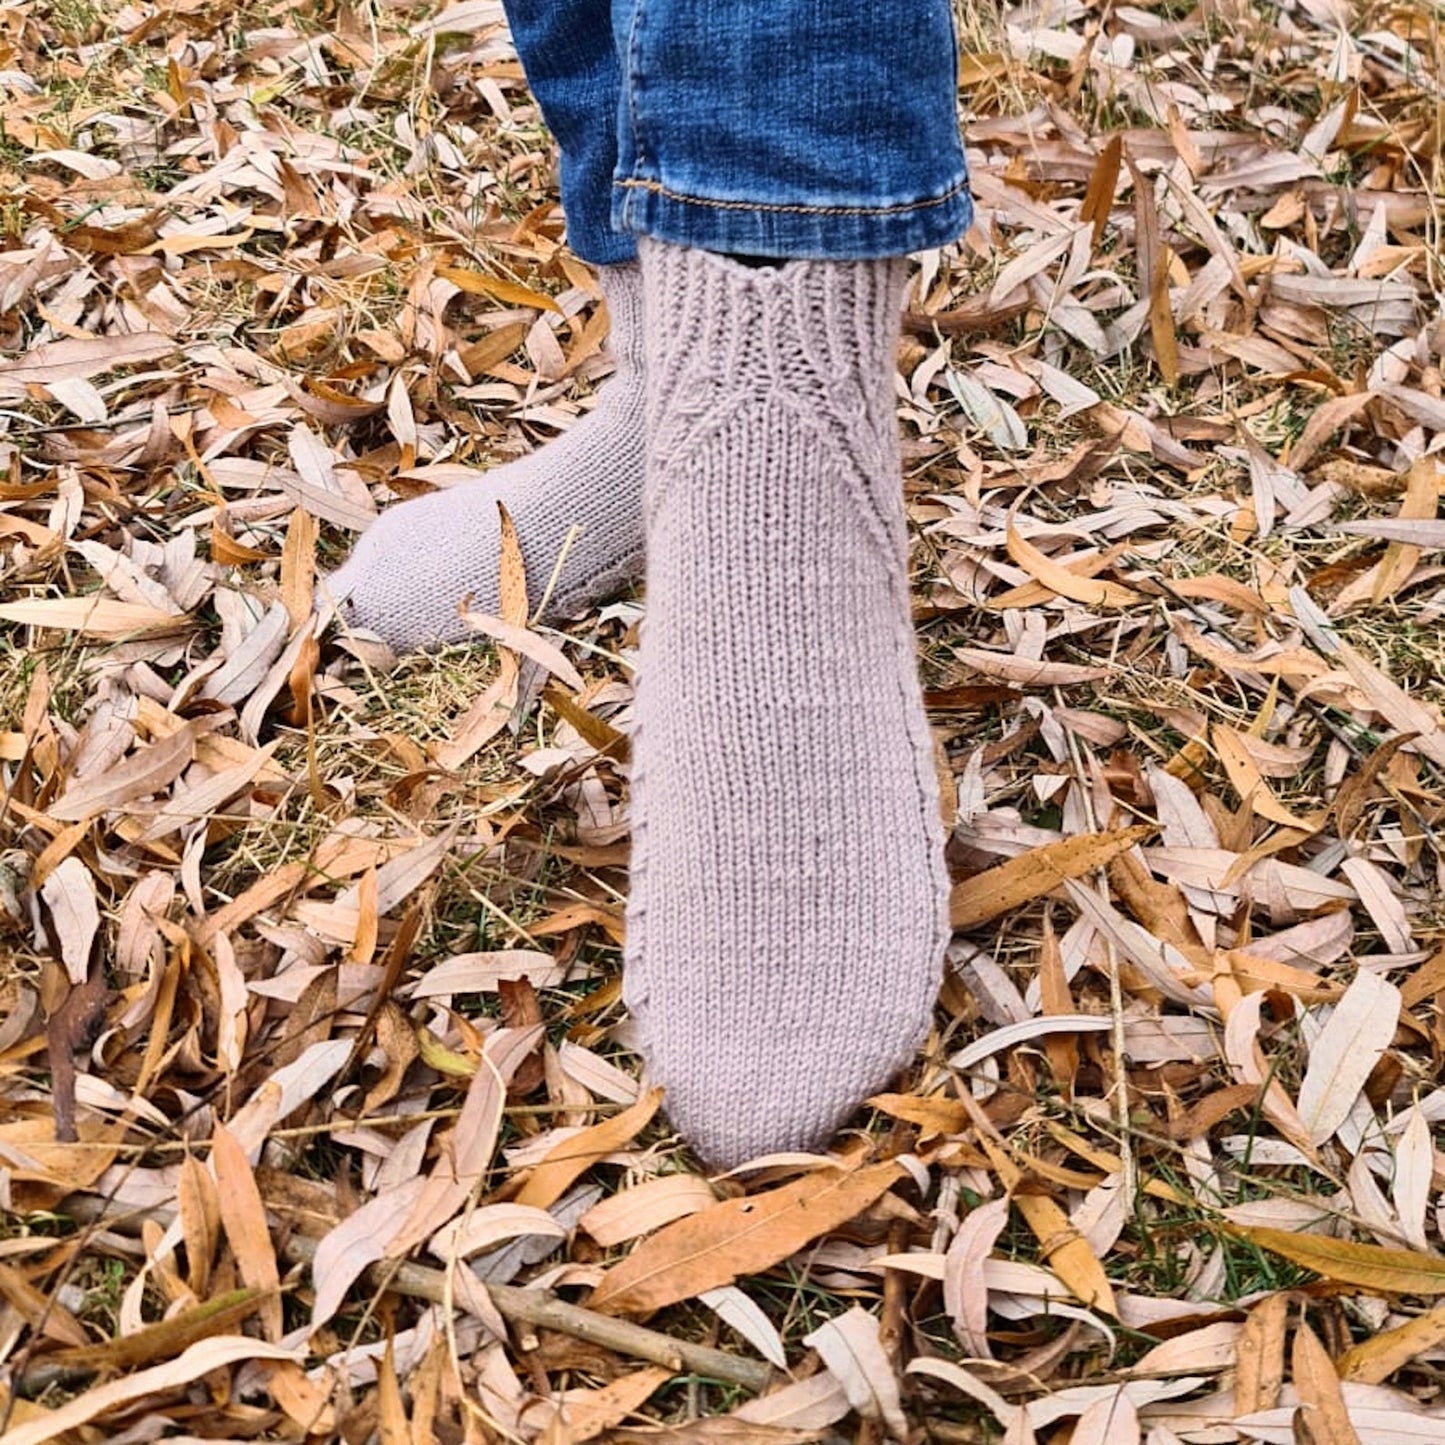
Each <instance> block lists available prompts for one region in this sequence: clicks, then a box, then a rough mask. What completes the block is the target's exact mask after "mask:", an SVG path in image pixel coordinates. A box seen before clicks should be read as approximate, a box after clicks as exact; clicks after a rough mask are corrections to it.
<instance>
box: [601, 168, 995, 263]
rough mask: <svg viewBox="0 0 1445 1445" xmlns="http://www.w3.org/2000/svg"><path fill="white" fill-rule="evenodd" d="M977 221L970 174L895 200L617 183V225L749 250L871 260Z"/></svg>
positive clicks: (919, 247) (677, 240)
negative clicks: (752, 194) (757, 196)
mask: <svg viewBox="0 0 1445 1445" xmlns="http://www.w3.org/2000/svg"><path fill="white" fill-rule="evenodd" d="M972 220H973V198H972V196H971V195H970V194H969V189H968V176H967V175H966V174H965V175H963V176H961V177H959V179H958V180H956V181H955V182H954V183H953V184H952V185H951V186H949V187H948V189H947V190H945V191H943V192H942V193H940V194H939V195H936V196H930V197H927V198H925V199H923V200H918V201H904V202H900V203H897V204H894V205H857V206H848V205H844V206H817V205H798V204H786V203H775V202H769V201H743V200H723V199H720V198H715V197H707V196H694V195H687V194H685V193H683V192H680V191H676V190H673V189H671V188H670V187H668V186H666V185H664V184H663V183H662V182H661V181H655V180H645V179H640V178H634V177H623V178H619V179H615V180H614V181H613V183H612V224H613V226H614V227H615V228H617V229H618V230H620V231H626V232H633V233H636V234H639V235H645V236H651V237H653V238H654V239H656V240H659V241H667V242H670V243H672V244H673V245H677V246H693V247H697V248H699V249H701V250H705V251H720V252H723V253H732V254H736V255H745V256H777V257H780V258H786V259H789V260H793V259H808V260H818V261H870V260H876V259H878V258H880V257H883V256H903V255H907V254H908V253H909V252H911V251H923V250H927V249H928V248H929V247H931V246H941V245H943V244H945V243H946V242H948V241H954V240H957V239H958V237H959V236H961V235H962V234H963V233H964V232H965V231H966V230H967V229H968V227H969V224H970V223H971V222H972Z"/></svg>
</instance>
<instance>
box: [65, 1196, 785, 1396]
mask: <svg viewBox="0 0 1445 1445" xmlns="http://www.w3.org/2000/svg"><path fill="white" fill-rule="evenodd" d="M63 1207H64V1210H65V1213H66V1214H68V1215H69V1216H70V1217H71V1218H73V1219H77V1220H79V1221H81V1222H82V1223H85V1224H97V1223H99V1224H104V1225H105V1226H106V1227H107V1228H108V1229H114V1230H116V1231H118V1232H121V1233H129V1232H133V1231H134V1232H138V1231H139V1229H140V1224H141V1221H142V1220H143V1219H153V1220H155V1221H156V1222H157V1223H158V1224H160V1225H161V1226H162V1227H163V1228H165V1227H168V1226H169V1225H170V1224H171V1223H172V1221H173V1220H174V1218H175V1212H174V1211H173V1210H169V1209H143V1210H127V1211H125V1212H124V1213H117V1212H116V1211H115V1210H114V1207H113V1206H112V1205H110V1204H108V1203H107V1201H106V1200H104V1199H101V1198H98V1197H97V1196H94V1195H88V1194H78V1195H72V1196H71V1198H70V1199H68V1200H67V1201H66V1202H65V1205H64V1206H63ZM316 1246H317V1241H316V1240H314V1239H311V1238H309V1237H307V1236H306V1235H303V1234H292V1235H291V1236H290V1237H289V1238H287V1239H285V1240H284V1241H282V1243H281V1245H280V1249H279V1253H280V1255H281V1257H282V1258H283V1259H284V1260H286V1262H287V1263H288V1264H300V1265H310V1264H311V1262H312V1260H314V1259H315V1257H316ZM362 1279H363V1280H364V1281H365V1282H366V1283H367V1284H369V1285H371V1286H372V1287H373V1288H376V1289H385V1290H389V1291H391V1293H393V1294H400V1295H406V1296H407V1297H408V1298H409V1299H419V1300H425V1301H426V1302H427V1303H428V1304H443V1303H445V1301H446V1299H447V1288H446V1274H445V1272H444V1271H442V1270H439V1269H430V1268H428V1267H427V1266H426V1265H423V1264H413V1263H411V1262H410V1261H409V1260H403V1261H402V1262H401V1263H400V1264H399V1265H397V1264H395V1263H392V1264H389V1265H388V1264H373V1265H371V1266H370V1267H369V1268H368V1269H367V1270H366V1272H365V1274H364V1275H363V1276H362ZM477 1283H478V1284H481V1283H482V1281H480V1280H478V1281H477ZM485 1288H486V1290H487V1293H488V1294H490V1295H491V1297H492V1303H493V1304H494V1305H496V1307H497V1313H498V1314H500V1315H501V1316H502V1318H503V1319H506V1320H510V1321H512V1322H513V1323H521V1324H528V1325H533V1326H535V1327H537V1328H539V1329H544V1330H555V1331H556V1332H557V1333H558V1334H561V1335H570V1336H572V1338H574V1339H578V1340H586V1341H587V1343H588V1344H593V1345H601V1346H602V1347H603V1348H604V1349H608V1350H615V1351H616V1352H617V1353H618V1354H621V1355H630V1356H632V1357H633V1358H634V1359H638V1360H647V1361H649V1362H650V1363H651V1364H654V1365H661V1366H663V1367H664V1368H665V1369H669V1370H673V1371H676V1372H677V1373H678V1374H681V1373H682V1372H683V1371H685V1370H686V1371H691V1372H693V1373H695V1374H699V1375H706V1376H708V1377H709V1378H711V1379H715V1380H726V1381H727V1382H728V1383H729V1384H732V1385H741V1386H742V1387H743V1388H744V1389H746V1390H751V1391H753V1392H754V1394H761V1393H762V1391H764V1390H766V1389H767V1388H768V1386H769V1385H770V1384H772V1383H773V1380H774V1379H775V1375H774V1372H773V1369H772V1367H771V1366H770V1365H766V1364H764V1363H762V1362H761V1361H758V1360H747V1359H743V1358H742V1357H741V1356H739V1355H730V1354H728V1353H727V1352H726V1351H725V1350H716V1349H713V1348H712V1347H711V1346H710V1345H696V1344H692V1343H690V1342H689V1341H687V1340H675V1339H673V1338H672V1337H671V1336H670V1335H664V1334H660V1333H659V1332H658V1331H657V1330H649V1329H644V1328H643V1326H641V1325H635V1324H633V1323H632V1322H631V1321H630V1320H619V1319H614V1318H612V1316H610V1315H603V1314H598V1313H597V1312H596V1311H595V1310H589V1309H583V1308H582V1306H581V1305H574V1304H569V1303H568V1302H567V1301H566V1300H562V1299H558V1298H557V1296H556V1295H554V1294H548V1293H547V1292H545V1291H543V1290H535V1289H524V1288H522V1287H520V1286H518V1285H508V1284H488V1285H486V1286H485Z"/></svg>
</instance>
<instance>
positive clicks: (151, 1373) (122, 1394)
mask: <svg viewBox="0 0 1445 1445" xmlns="http://www.w3.org/2000/svg"><path fill="white" fill-rule="evenodd" d="M302 1358H303V1353H302V1352H301V1351H298V1350H288V1349H283V1348H282V1347H281V1346H280V1345H273V1344H268V1343H267V1342H266V1341H264V1340H257V1339H252V1338H250V1337H249V1336H247V1335H216V1336H214V1337H213V1338H211V1339H208V1340H200V1341H198V1342H197V1343H196V1344H194V1345H192V1346H190V1348H189V1349H187V1350H186V1351H185V1352H184V1353H183V1354H180V1355H178V1356H177V1357H176V1358H175V1359H173V1360H167V1361H166V1362H165V1364H163V1365H153V1366H152V1367H151V1368H150V1369H148V1370H138V1371H136V1372H135V1373H134V1374H129V1375H125V1376H123V1377H122V1378H121V1379H119V1380H112V1381H110V1382H109V1383H108V1384H104V1385H92V1386H90V1387H89V1388H88V1389H86V1390H83V1391H82V1392H81V1393H80V1394H78V1395H76V1396H75V1398H74V1399H72V1400H70V1401H69V1402H67V1403H66V1404H64V1405H62V1406H60V1408H59V1409H56V1410H47V1411H46V1412H45V1413H44V1414H43V1415H40V1416H38V1417H36V1418H33V1419H30V1420H27V1421H25V1422H24V1423H23V1424H18V1425H14V1426H12V1427H11V1428H10V1429H9V1430H7V1431H5V1433H4V1434H3V1435H0V1445H47V1442H49V1441H53V1440H57V1439H59V1438H60V1437H61V1436H63V1435H65V1434H66V1433H68V1432H69V1431H71V1430H78V1429H80V1428H81V1427H82V1426H83V1425H88V1424H89V1423H90V1422H91V1421H92V1420H96V1419H99V1418H100V1417H101V1416H102V1415H106V1414H109V1413H110V1412H111V1411H112V1410H118V1409H120V1408H121V1407H122V1406H125V1405H129V1404H131V1403H132V1402H134V1401H136V1400H144V1399H146V1398H147V1397H148V1396H151V1395H160V1394H162V1393H164V1392H166V1391H170V1390H176V1389H178V1388H180V1387H182V1386H184V1385H189V1384H191V1383H192V1381H194V1380H199V1379H200V1378H201V1377H202V1376H203V1375H209V1374H210V1373H211V1371H212V1370H222V1369H225V1368H226V1367H227V1366H229V1365H235V1364H239V1363H241V1362H242V1361H244V1360H291V1361H300V1360H301V1359H302Z"/></svg>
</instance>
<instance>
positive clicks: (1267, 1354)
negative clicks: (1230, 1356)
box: [1234, 1294, 1289, 1415]
mask: <svg viewBox="0 0 1445 1445" xmlns="http://www.w3.org/2000/svg"><path fill="white" fill-rule="evenodd" d="M1288 1321H1289V1296H1288V1295H1287V1294H1270V1295H1266V1296H1265V1297H1264V1298H1263V1299H1262V1300H1260V1301H1259V1303H1258V1304H1256V1305H1255V1306H1254V1307H1253V1308H1252V1309H1251V1310H1250V1312H1249V1314H1248V1316H1246V1318H1245V1321H1244V1327H1243V1329H1241V1330H1240V1332H1239V1340H1238V1341H1237V1343H1236V1346H1235V1361H1236V1364H1235V1378H1234V1413H1235V1414H1236V1415H1253V1414H1254V1413H1255V1412H1256V1411H1257V1410H1273V1409H1274V1407H1275V1405H1276V1404H1278V1402H1279V1392H1280V1391H1281V1389H1283V1388H1284V1337H1285V1325H1286V1324H1287V1323H1288Z"/></svg>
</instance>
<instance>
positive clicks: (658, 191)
mask: <svg viewBox="0 0 1445 1445" xmlns="http://www.w3.org/2000/svg"><path fill="white" fill-rule="evenodd" d="M613 185H615V186H617V187H619V188H620V189H623V190H640V191H648V192H650V193H651V194H653V195H657V196H664V197H666V198H667V199H668V200H670V201H681V202H683V203H684V204H686V205H690V206H707V207H710V208H711V209H713V210H717V211H769V212H781V213H784V214H787V215H800V216H899V215H906V214H907V213H909V212H910V211H926V210H929V209H930V208H932V207H934V206H942V205H945V204H947V202H949V201H951V200H953V199H954V198H955V197H956V196H958V195H960V194H961V193H962V192H965V191H967V190H968V177H967V176H964V177H963V178H962V179H961V180H959V181H957V182H955V183H954V184H953V185H951V186H950V187H949V188H948V189H947V190H946V191H944V192H943V193H942V194H941V195H937V196H932V197H930V198H929V199H928V200H925V201H901V202H899V203H898V204H897V205H894V206H788V205H779V204H776V203H774V202H769V201H723V200H715V199H712V198H710V197H707V196H690V195H688V194H687V193H686V192H684V191H675V190H673V189H672V188H671V187H670V186H665V185H663V184H662V182H661V181H649V180H639V179H636V178H633V177H627V178H624V179H621V180H616V181H614V182H613Z"/></svg>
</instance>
